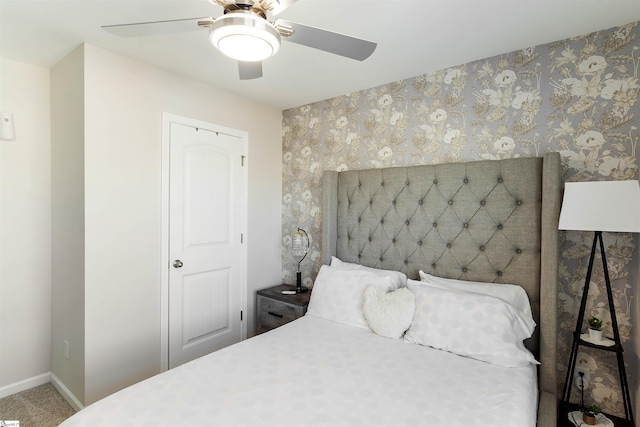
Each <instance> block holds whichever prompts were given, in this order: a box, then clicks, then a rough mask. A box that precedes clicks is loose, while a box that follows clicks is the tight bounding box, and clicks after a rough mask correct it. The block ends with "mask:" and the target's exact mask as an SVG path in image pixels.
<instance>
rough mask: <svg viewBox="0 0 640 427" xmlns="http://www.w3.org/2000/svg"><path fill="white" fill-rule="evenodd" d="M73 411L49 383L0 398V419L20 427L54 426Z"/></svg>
mask: <svg viewBox="0 0 640 427" xmlns="http://www.w3.org/2000/svg"><path fill="white" fill-rule="evenodd" d="M74 413H75V411H74V409H73V408H72V407H71V405H69V404H68V403H67V401H66V400H64V398H63V397H62V396H61V395H60V393H58V391H57V390H56V389H55V388H54V387H53V386H52V385H51V383H48V384H44V385H41V386H38V387H34V388H32V389H29V390H25V391H21V392H20V393H16V394H12V395H11V396H7V397H5V398H3V399H0V420H3V421H20V427H56V426H58V425H59V424H60V423H61V422H63V421H64V420H66V419H67V418H69V417H70V416H71V415H73V414H74Z"/></svg>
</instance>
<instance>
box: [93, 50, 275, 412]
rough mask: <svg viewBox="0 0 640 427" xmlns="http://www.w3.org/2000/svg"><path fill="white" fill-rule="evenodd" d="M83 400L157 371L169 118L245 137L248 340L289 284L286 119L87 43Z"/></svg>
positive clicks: (207, 87) (265, 107)
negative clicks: (263, 309) (272, 289)
mask: <svg viewBox="0 0 640 427" xmlns="http://www.w3.org/2000/svg"><path fill="white" fill-rule="evenodd" d="M84 55H85V62H84V83H85V88H84V89H85V99H84V102H85V123H84V124H85V145H84V150H85V156H84V161H85V165H84V167H85V173H84V181H85V182H84V184H85V397H84V404H85V405H86V404H89V403H92V402H94V401H96V400H98V399H100V398H102V397H104V396H106V395H108V394H110V393H112V392H114V391H116V390H118V389H120V388H122V387H124V386H127V385H129V384H132V383H134V382H137V381H138V380H141V379H143V378H146V377H148V376H151V375H153V374H156V373H158V372H160V354H159V348H160V271H161V268H162V266H161V265H160V232H161V230H160V220H161V218H160V214H161V194H160V187H161V181H160V178H161V170H160V167H161V124H162V112H169V113H173V114H177V115H181V116H186V117H192V118H195V119H198V120H203V121H206V122H210V123H214V124H218V125H221V126H224V127H229V128H233V129H238V130H242V131H246V132H248V134H249V153H248V167H249V170H248V175H249V206H248V207H249V216H248V233H247V234H248V235H247V244H248V260H247V261H248V262H247V264H248V290H247V295H248V301H247V302H248V313H247V314H248V316H247V320H248V326H249V327H248V333H249V335H252V334H253V332H254V325H255V291H256V290H257V289H259V288H262V287H265V286H268V285H273V284H277V283H279V281H280V277H281V228H282V227H281V225H282V218H281V214H282V211H281V199H282V178H281V173H282V160H281V159H282V140H281V128H282V113H281V111H280V110H279V109H277V108H274V107H268V106H263V105H259V104H256V103H254V102H251V101H248V100H245V99H243V98H239V97H237V96H235V95H232V94H230V93H227V92H225V91H223V90H220V89H216V88H212V87H209V86H205V85H203V84H200V83H196V82H193V81H191V80H186V79H184V78H181V77H178V76H176V75H173V74H170V73H167V72H164V71H161V70H159V69H157V68H153V67H151V66H148V65H146V64H143V63H141V62H139V61H136V60H133V59H129V58H126V57H123V56H120V55H116V54H114V53H111V52H108V51H105V50H103V49H100V48H97V47H94V46H91V45H85V47H84Z"/></svg>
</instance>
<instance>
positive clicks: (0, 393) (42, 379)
mask: <svg viewBox="0 0 640 427" xmlns="http://www.w3.org/2000/svg"><path fill="white" fill-rule="evenodd" d="M50 379H51V372H47V373H46V374H40V375H36V376H35V377H31V378H27V379H26V380H22V381H18V382H17V383H13V384H9V385H6V386H4V387H0V399H2V398H3V397H7V396H11V395H12V394H16V393H20V392H21V391H25V390H29V389H30V388H34V387H38V386H39V385H43V384H46V383H48V382H49V381H50Z"/></svg>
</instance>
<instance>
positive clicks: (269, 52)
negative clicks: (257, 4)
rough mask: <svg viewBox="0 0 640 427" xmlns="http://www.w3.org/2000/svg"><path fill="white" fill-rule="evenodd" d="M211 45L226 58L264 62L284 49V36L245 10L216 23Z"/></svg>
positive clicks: (210, 36)
mask: <svg viewBox="0 0 640 427" xmlns="http://www.w3.org/2000/svg"><path fill="white" fill-rule="evenodd" d="M209 41H210V42H211V44H212V45H214V46H215V47H216V49H218V50H219V51H220V52H222V53H223V54H224V55H226V56H228V57H229V58H233V59H236V60H238V61H243V62H258V61H262V60H264V59H267V58H269V57H271V56H273V55H275V54H276V53H277V52H278V50H279V49H280V33H278V31H277V30H276V29H275V28H274V27H273V25H271V24H270V23H269V22H268V21H267V20H266V19H264V18H261V17H259V16H257V15H255V14H253V13H251V12H247V11H242V10H238V11H234V12H229V13H227V14H226V15H223V16H221V17H220V18H218V19H216V20H215V21H213V23H212V24H211V27H210V32H209Z"/></svg>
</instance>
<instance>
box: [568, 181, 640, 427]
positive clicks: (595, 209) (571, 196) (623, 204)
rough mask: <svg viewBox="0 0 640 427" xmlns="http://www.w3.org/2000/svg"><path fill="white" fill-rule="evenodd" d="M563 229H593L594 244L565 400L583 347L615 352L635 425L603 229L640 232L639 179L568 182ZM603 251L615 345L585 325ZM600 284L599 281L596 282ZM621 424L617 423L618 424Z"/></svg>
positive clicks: (629, 417) (628, 413) (628, 415)
mask: <svg viewBox="0 0 640 427" xmlns="http://www.w3.org/2000/svg"><path fill="white" fill-rule="evenodd" d="M558 228H559V229H560V230H579V231H593V232H594V237H593V245H592V247H591V256H590V257H589V265H588V267H587V276H586V278H585V282H584V290H583V291H582V300H581V303H580V310H579V312H578V322H577V324H576V329H575V332H574V334H573V344H572V347H571V354H570V356H569V366H568V367H567V376H566V379H565V384H564V391H563V395H562V400H563V402H565V403H568V402H569V398H570V396H571V387H572V384H573V379H574V374H575V367H576V358H577V356H578V349H579V347H580V346H585V347H591V348H598V349H601V350H605V351H610V352H614V353H615V354H616V357H617V362H618V371H619V374H620V388H621V392H622V396H623V403H624V410H625V420H624V421H627V422H630V423H631V424H630V425H633V414H632V411H631V398H630V393H629V384H628V381H627V375H626V372H625V366H624V360H623V357H622V345H621V343H620V334H619V332H618V322H617V320H616V311H615V307H614V304H613V293H612V291H611V282H610V280H609V269H608V268H607V258H606V255H605V247H604V243H603V240H602V232H603V231H608V232H623V233H629V232H630V233H640V185H639V184H638V181H597V182H567V183H565V190H564V198H563V202H562V211H561V212H560V223H559V226H558ZM598 248H599V250H600V257H601V258H602V267H603V270H604V282H605V286H606V290H607V299H608V302H609V313H610V315H611V327H612V330H613V344H611V340H606V341H605V340H603V341H602V342H601V343H598V342H593V341H587V340H584V339H583V338H582V337H581V335H582V328H583V326H584V320H585V319H584V314H585V309H586V305H587V296H588V294H589V285H590V284H591V273H592V271H593V260H594V258H595V255H596V250H598ZM594 285H595V286H597V284H594ZM617 425H618V424H616V426H617ZM625 425H626V424H625Z"/></svg>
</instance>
